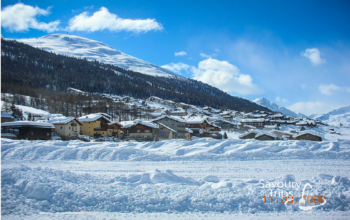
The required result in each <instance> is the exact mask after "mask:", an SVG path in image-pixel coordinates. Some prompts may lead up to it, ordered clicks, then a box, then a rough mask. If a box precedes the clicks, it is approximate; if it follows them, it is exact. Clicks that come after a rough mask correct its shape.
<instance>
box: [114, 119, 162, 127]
mask: <svg viewBox="0 0 350 220" xmlns="http://www.w3.org/2000/svg"><path fill="white" fill-rule="evenodd" d="M120 124H122V125H123V128H130V127H133V126H135V125H138V124H141V125H144V126H148V127H151V128H159V125H158V124H155V123H152V122H149V121H142V120H139V119H138V120H134V121H122V122H120Z"/></svg>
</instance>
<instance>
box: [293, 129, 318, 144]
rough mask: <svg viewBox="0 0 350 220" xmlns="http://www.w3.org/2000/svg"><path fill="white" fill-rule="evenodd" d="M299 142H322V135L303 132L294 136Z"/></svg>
mask: <svg viewBox="0 0 350 220" xmlns="http://www.w3.org/2000/svg"><path fill="white" fill-rule="evenodd" d="M294 138H295V139H297V140H308V141H322V135H321V134H318V133H316V132H313V131H308V130H306V131H302V132H300V133H299V134H297V135H295V136H294Z"/></svg>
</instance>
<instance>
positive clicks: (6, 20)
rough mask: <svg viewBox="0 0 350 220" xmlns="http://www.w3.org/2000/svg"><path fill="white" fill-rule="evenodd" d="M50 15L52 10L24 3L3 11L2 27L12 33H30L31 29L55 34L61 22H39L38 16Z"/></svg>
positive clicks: (8, 7)
mask: <svg viewBox="0 0 350 220" xmlns="http://www.w3.org/2000/svg"><path fill="white" fill-rule="evenodd" d="M48 14H50V8H47V9H46V10H45V9H41V8H39V7H37V6H35V8H34V7H32V6H30V5H25V4H23V3H18V4H15V5H11V6H7V7H5V8H4V9H3V10H1V26H2V27H4V28H5V29H8V30H9V31H11V32H21V31H28V30H29V28H31V29H37V30H42V31H48V32H53V31H56V30H58V27H57V26H58V25H59V24H60V21H53V22H50V23H44V22H39V21H38V20H37V19H36V16H39V15H45V16H46V15H48Z"/></svg>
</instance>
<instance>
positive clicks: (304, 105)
mask: <svg viewBox="0 0 350 220" xmlns="http://www.w3.org/2000/svg"><path fill="white" fill-rule="evenodd" d="M288 108H289V109H290V110H292V111H294V112H301V113H303V114H305V115H311V114H318V113H327V112H329V111H332V110H333V109H335V107H334V106H332V105H328V104H326V103H323V102H298V103H295V104H293V105H291V106H289V107H288Z"/></svg>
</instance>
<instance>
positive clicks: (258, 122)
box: [240, 118, 265, 128]
mask: <svg viewBox="0 0 350 220" xmlns="http://www.w3.org/2000/svg"><path fill="white" fill-rule="evenodd" d="M240 123H241V124H242V125H243V126H244V125H251V126H254V127H257V128H262V127H264V125H265V119H264V118H245V119H242V120H241V121H240Z"/></svg>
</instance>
